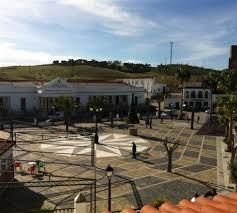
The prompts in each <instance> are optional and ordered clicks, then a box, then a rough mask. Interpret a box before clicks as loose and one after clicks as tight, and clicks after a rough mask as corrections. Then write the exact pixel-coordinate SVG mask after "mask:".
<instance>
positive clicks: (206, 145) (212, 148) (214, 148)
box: [202, 144, 216, 151]
mask: <svg viewBox="0 0 237 213" xmlns="http://www.w3.org/2000/svg"><path fill="white" fill-rule="evenodd" d="M202 148H203V149H208V150H212V151H216V146H215V145H214V146H211V145H208V144H203V147H202Z"/></svg>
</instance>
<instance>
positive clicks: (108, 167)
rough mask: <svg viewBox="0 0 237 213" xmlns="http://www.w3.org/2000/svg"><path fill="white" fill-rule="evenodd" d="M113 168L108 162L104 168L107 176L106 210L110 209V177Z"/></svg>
mask: <svg viewBox="0 0 237 213" xmlns="http://www.w3.org/2000/svg"><path fill="white" fill-rule="evenodd" d="M113 171H114V169H113V168H112V167H111V166H110V164H109V165H108V166H107V168H106V176H107V178H108V210H109V211H111V177H112V175H113Z"/></svg>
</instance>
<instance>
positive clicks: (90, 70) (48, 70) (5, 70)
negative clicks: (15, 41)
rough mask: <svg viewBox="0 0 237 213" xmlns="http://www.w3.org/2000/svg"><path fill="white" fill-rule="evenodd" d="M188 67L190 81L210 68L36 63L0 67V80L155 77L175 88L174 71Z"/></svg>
mask: <svg viewBox="0 0 237 213" xmlns="http://www.w3.org/2000/svg"><path fill="white" fill-rule="evenodd" d="M180 67H181V68H182V69H188V70H190V71H191V73H192V79H191V80H192V81H198V80H201V79H202V78H203V77H204V76H206V75H207V74H208V72H211V71H214V70H210V69H205V68H200V67H193V66H189V65H166V66H165V65H160V66H158V67H152V68H151V70H150V71H148V72H144V73H130V72H126V71H124V70H122V71H118V70H113V69H108V68H102V67H97V66H90V65H73V66H70V65H53V64H50V65H37V66H12V67H1V68H0V80H45V81H49V80H52V79H54V78H56V77H58V76H60V77H62V78H64V79H85V80H91V79H97V80H113V79H116V78H132V77H155V78H156V79H157V81H159V82H164V83H167V84H168V86H169V87H171V88H177V85H178V82H177V81H176V78H175V73H176V71H177V70H178V69H180Z"/></svg>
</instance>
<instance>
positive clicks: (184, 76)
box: [176, 68, 191, 119]
mask: <svg viewBox="0 0 237 213" xmlns="http://www.w3.org/2000/svg"><path fill="white" fill-rule="evenodd" d="M176 78H177V80H179V81H180V83H181V86H182V88H181V89H182V97H181V101H180V119H182V115H183V88H184V82H185V81H189V79H190V78H191V72H190V71H189V70H184V69H182V68H180V69H179V70H178V71H177V74H176Z"/></svg>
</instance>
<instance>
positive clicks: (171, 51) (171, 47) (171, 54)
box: [170, 41, 174, 64]
mask: <svg viewBox="0 0 237 213" xmlns="http://www.w3.org/2000/svg"><path fill="white" fill-rule="evenodd" d="M173 44H174V42H173V41H171V42H170V64H172V57H173Z"/></svg>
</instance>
